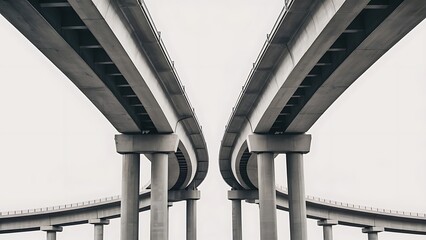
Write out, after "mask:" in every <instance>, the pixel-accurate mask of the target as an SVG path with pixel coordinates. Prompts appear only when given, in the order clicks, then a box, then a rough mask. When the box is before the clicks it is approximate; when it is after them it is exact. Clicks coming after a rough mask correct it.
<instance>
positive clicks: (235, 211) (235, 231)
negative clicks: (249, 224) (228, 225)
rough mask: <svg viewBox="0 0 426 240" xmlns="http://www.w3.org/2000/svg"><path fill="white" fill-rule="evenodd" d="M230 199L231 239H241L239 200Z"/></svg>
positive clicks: (241, 225)
mask: <svg viewBox="0 0 426 240" xmlns="http://www.w3.org/2000/svg"><path fill="white" fill-rule="evenodd" d="M231 201H232V240H242V239H243V224H242V214H241V200H239V199H235V200H231Z"/></svg>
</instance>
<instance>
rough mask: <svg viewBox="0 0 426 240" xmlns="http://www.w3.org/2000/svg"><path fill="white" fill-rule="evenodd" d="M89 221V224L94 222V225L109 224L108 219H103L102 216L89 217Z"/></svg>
mask: <svg viewBox="0 0 426 240" xmlns="http://www.w3.org/2000/svg"><path fill="white" fill-rule="evenodd" d="M89 223H90V224H95V225H108V224H109V220H108V219H103V218H95V219H90V220H89Z"/></svg>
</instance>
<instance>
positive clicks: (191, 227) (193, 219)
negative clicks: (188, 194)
mask: <svg viewBox="0 0 426 240" xmlns="http://www.w3.org/2000/svg"><path fill="white" fill-rule="evenodd" d="M186 239H187V240H196V239H197V202H196V200H193V199H189V200H186Z"/></svg>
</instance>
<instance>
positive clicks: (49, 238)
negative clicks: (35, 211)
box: [46, 231, 56, 240]
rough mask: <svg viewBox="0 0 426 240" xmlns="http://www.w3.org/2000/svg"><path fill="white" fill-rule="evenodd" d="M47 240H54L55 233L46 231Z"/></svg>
mask: <svg viewBox="0 0 426 240" xmlns="http://www.w3.org/2000/svg"><path fill="white" fill-rule="evenodd" d="M46 239H47V240H56V232H51V231H48V232H47V238H46Z"/></svg>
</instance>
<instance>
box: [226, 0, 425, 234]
mask: <svg viewBox="0 0 426 240" xmlns="http://www.w3.org/2000/svg"><path fill="white" fill-rule="evenodd" d="M425 17H426V2H425V1H419V0H395V1H379V0H371V1H370V0H364V1H358V0H357V1H355V0H342V1H340V0H319V1H316V0H293V1H286V5H285V7H284V9H283V10H282V13H281V15H280V17H279V18H278V20H277V22H276V24H275V26H274V27H273V29H272V31H271V33H270V34H268V36H267V40H266V42H265V44H264V46H263V48H262V49H261V52H260V54H259V56H258V58H257V59H256V61H255V63H253V68H252V69H251V71H250V73H249V76H248V79H247V81H246V83H245V85H244V86H243V89H242V91H241V93H240V96H239V98H238V100H237V103H236V105H235V106H234V107H233V108H232V113H231V117H230V119H229V121H228V123H227V125H226V126H225V134H224V136H223V138H222V141H221V147H220V151H219V163H220V171H221V174H222V177H223V179H224V180H225V182H226V183H227V184H228V185H229V186H230V187H231V188H232V189H233V190H235V191H253V190H257V189H258V194H259V209H260V210H259V213H260V235H261V238H260V239H277V224H276V209H275V205H276V201H277V200H276V196H275V176H274V157H275V156H276V155H278V154H280V153H285V154H286V157H287V161H286V164H287V183H288V189H289V192H288V198H289V200H288V201H289V213H290V235H291V239H292V240H306V239H307V229H306V228H307V227H306V215H307V214H306V211H307V209H306V202H305V189H304V170H303V154H306V153H308V152H309V151H310V145H311V136H310V135H308V134H305V133H306V132H307V131H308V130H309V129H310V128H311V127H312V125H313V124H315V122H316V121H317V120H318V119H319V117H320V116H321V115H322V114H323V113H324V112H325V111H326V110H327V109H328V107H329V106H330V105H331V104H332V103H333V102H334V101H335V100H336V99H337V98H338V97H339V96H340V95H341V94H342V93H343V92H344V91H345V90H346V89H347V88H348V87H349V86H350V85H351V84H352V83H353V82H354V81H356V80H357V79H358V77H359V76H361V75H362V74H363V73H364V72H365V71H366V70H367V69H368V68H369V67H370V66H371V65H372V64H373V63H375V62H376V61H377V60H378V59H379V58H380V57H381V56H382V55H383V54H385V53H386V52H387V51H388V50H389V49H390V48H392V47H393V46H394V45H395V44H396V43H397V42H398V41H399V40H400V39H402V38H403V37H404V36H405V35H406V34H407V33H408V32H410V31H411V30H412V29H413V28H414V27H415V26H416V25H418V24H419V23H420V22H421V21H422V20H424V19H425ZM233 202H234V201H233ZM235 204H236V205H235V207H233V210H235V211H236V213H238V212H239V211H241V210H240V209H239V208H240V203H235ZM236 215H238V214H233V216H236ZM323 217H324V216H323ZM323 220H327V218H325V219H323ZM238 222H239V221H238V220H235V223H238ZM370 224H371V226H369V227H370V228H371V229H366V230H365V232H366V233H369V235H371V239H375V237H376V235H377V232H379V231H378V230H380V229H382V227H383V226H379V225H378V224H380V223H379V222H377V223H375V222H371V223H370ZM327 231H328V230H327ZM233 234H234V238H233V239H236V240H239V239H241V229H240V226H238V224H237V226H235V227H234V230H233ZM327 236H328V235H327ZM328 239H329V238H328Z"/></svg>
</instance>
